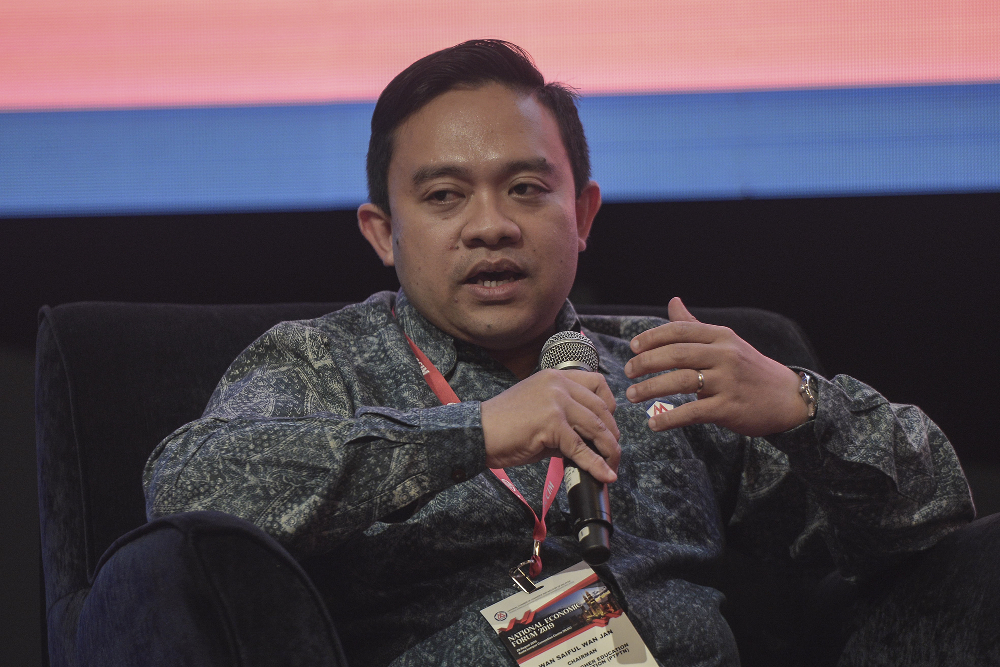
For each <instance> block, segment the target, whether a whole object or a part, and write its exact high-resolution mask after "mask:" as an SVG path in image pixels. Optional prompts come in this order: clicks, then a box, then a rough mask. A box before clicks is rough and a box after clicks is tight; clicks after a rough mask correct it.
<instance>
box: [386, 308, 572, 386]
mask: <svg viewBox="0 0 1000 667" xmlns="http://www.w3.org/2000/svg"><path fill="white" fill-rule="evenodd" d="M395 311H396V319H397V320H398V321H399V324H400V326H402V327H403V331H405V332H406V334H407V335H408V336H409V337H410V339H411V340H412V341H413V342H414V343H416V345H417V347H419V348H420V349H421V350H422V351H423V353H424V354H426V355H427V358H428V359H430V361H431V363H432V364H434V366H435V367H436V368H437V369H438V371H440V373H441V374H442V375H445V376H447V375H448V374H449V373H451V371H452V370H453V369H454V368H455V364H456V362H457V361H458V354H459V349H461V353H462V358H463V359H469V360H474V361H477V362H479V363H483V364H486V365H490V364H497V365H499V363H498V362H496V361H495V360H494V359H493V357H491V356H490V355H489V353H488V352H487V351H486V350H484V349H483V348H481V347H479V346H478V345H472V344H471V343H465V342H464V341H456V340H455V339H454V338H452V337H451V336H449V335H448V334H446V333H445V332H443V331H441V330H440V329H438V328H437V327H436V326H434V325H433V324H431V323H430V322H429V321H428V320H427V318H425V317H424V316H423V315H421V314H420V312H419V311H418V310H417V309H416V307H414V305H413V304H412V303H410V300H409V299H407V298H406V294H405V293H404V292H403V290H402V289H400V290H399V292H397V294H396V307H395ZM555 324H556V327H555V330H556V331H580V319H579V317H578V316H577V314H576V309H575V308H573V304H572V303H570V302H569V300H568V299H567V300H566V302H565V303H563V305H562V308H560V309H559V313H558V314H556V321H555Z"/></svg>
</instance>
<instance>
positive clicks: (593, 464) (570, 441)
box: [559, 429, 618, 484]
mask: <svg viewBox="0 0 1000 667" xmlns="http://www.w3.org/2000/svg"><path fill="white" fill-rule="evenodd" d="M616 446H617V443H616ZM559 451H560V452H561V453H562V455H563V456H565V457H566V458H568V459H571V460H572V461H573V463H575V464H576V465H577V466H579V467H580V469H582V470H586V471H587V472H589V473H590V474H591V475H593V476H594V479H596V480H598V481H599V482H603V483H605V484H609V483H611V482H614V481H615V480H616V479H618V474H617V473H616V472H615V470H616V469H617V468H618V457H617V456H616V457H615V458H614V460H610V459H609V460H605V459H604V458H603V457H602V456H601V455H599V454H598V453H597V452H595V451H594V450H592V449H591V448H590V447H588V446H587V444H586V443H585V442H584V441H583V438H581V437H580V434H579V433H576V432H575V431H573V430H571V429H570V430H568V431H566V432H564V433H563V434H562V437H560V439H559ZM612 466H613V467H612Z"/></svg>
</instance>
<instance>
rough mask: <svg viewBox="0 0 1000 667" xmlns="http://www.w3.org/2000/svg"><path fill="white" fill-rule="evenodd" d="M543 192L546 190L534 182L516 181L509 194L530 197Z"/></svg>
mask: <svg viewBox="0 0 1000 667" xmlns="http://www.w3.org/2000/svg"><path fill="white" fill-rule="evenodd" d="M543 192H548V191H547V190H546V189H545V188H543V187H542V186H540V185H538V184H536V183H517V184H516V185H514V186H513V187H511V189H510V194H512V195H516V196H518V197H531V196H533V195H538V194H542V193H543Z"/></svg>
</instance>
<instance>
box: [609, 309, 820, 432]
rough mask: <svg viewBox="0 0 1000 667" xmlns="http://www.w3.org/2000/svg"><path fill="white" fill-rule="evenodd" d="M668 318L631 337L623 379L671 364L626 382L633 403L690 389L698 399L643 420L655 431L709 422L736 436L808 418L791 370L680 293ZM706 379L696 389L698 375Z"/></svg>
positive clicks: (782, 428)
mask: <svg viewBox="0 0 1000 667" xmlns="http://www.w3.org/2000/svg"><path fill="white" fill-rule="evenodd" d="M667 312H668V314H669V315H670V320H671V321H670V322H669V323H667V324H663V325H661V326H658V327H656V328H655V329H650V330H649V331H644V332H643V333H641V334H639V335H638V336H636V337H635V338H633V339H632V351H633V352H635V353H636V356H635V357H633V358H632V359H631V360H630V361H629V362H628V363H627V364H626V365H625V374H626V375H627V376H628V377H629V378H632V379H634V378H638V377H641V376H643V375H649V374H650V373H657V372H660V371H665V370H669V369H672V368H676V369H678V370H676V371H674V372H673V373H665V374H663V375H658V376H656V377H653V378H649V379H647V380H644V381H642V382H639V383H637V384H634V385H632V386H631V387H629V389H628V392H627V394H626V395H627V396H628V399H629V400H630V401H632V402H633V403H639V402H641V401H646V400H649V399H651V398H657V397H660V396H668V395H670V394H682V393H695V392H697V394H698V399H699V400H697V401H692V402H690V403H686V404H684V405H681V406H678V407H676V408H674V409H673V410H669V411H664V412H661V413H660V414H658V415H657V416H655V417H653V418H652V419H650V421H649V426H650V428H651V429H653V430H654V431H664V430H666V429H670V428H677V427H678V426H687V425H689V424H704V423H714V424H718V425H720V426H725V427H726V428H728V429H730V430H733V431H735V432H737V433H740V434H742V435H749V436H757V435H770V434H772V433H780V432H781V431H786V430H788V429H790V428H793V427H795V426H798V425H799V424H802V423H804V422H805V421H806V419H807V418H808V416H809V409H808V407H807V406H806V403H805V401H803V400H802V396H801V395H800V394H799V383H800V379H799V376H798V374H797V373H796V372H795V371H793V370H792V369H790V368H788V367H787V366H784V365H782V364H780V363H778V362H777V361H775V360H773V359H770V358H768V357H765V356H764V355H763V354H761V353H760V352H758V351H757V350H756V349H754V348H753V347H752V346H751V345H750V344H749V343H747V342H746V341H744V340H743V339H742V338H740V337H739V336H737V335H736V334H735V333H733V332H732V330H731V329H727V328H726V327H719V326H714V325H711V324H703V323H701V322H699V321H698V320H696V319H695V317H694V316H693V315H692V314H691V313H689V312H688V310H687V308H685V307H684V304H683V303H682V302H681V300H680V299H679V298H678V297H674V298H673V299H671V300H670V304H669V305H668V306H667ZM699 372H700V373H701V375H702V377H703V378H704V386H702V387H701V388H700V389H699V386H698V384H699V380H698V373H699Z"/></svg>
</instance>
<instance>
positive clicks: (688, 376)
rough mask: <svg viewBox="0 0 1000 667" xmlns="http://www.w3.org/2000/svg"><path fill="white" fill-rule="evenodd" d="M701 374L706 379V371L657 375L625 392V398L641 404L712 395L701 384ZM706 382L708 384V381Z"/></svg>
mask: <svg viewBox="0 0 1000 667" xmlns="http://www.w3.org/2000/svg"><path fill="white" fill-rule="evenodd" d="M699 373H700V374H701V377H702V378H704V377H705V373H704V371H698V370H695V369H687V368H685V369H681V370H678V371H673V372H672V373H664V374H663V375H657V376H656V377H652V378H649V379H648V380H643V381H642V382H638V383H636V384H634V385H632V386H631V387H629V388H628V389H627V390H626V391H625V397H626V398H628V400H630V401H632V402H633V403H640V402H642V401H646V400H649V399H651V398H659V397H661V396H672V395H674V394H698V395H699V396H701V395H702V394H703V393H704V394H705V395H710V393H709V392H708V390H707V389H706V387H705V385H704V384H703V383H702V382H699V377H698V376H699ZM704 382H705V383H707V380H705V381H704Z"/></svg>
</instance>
